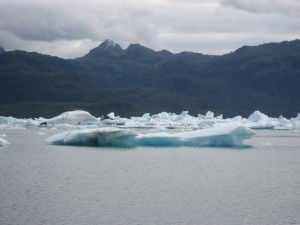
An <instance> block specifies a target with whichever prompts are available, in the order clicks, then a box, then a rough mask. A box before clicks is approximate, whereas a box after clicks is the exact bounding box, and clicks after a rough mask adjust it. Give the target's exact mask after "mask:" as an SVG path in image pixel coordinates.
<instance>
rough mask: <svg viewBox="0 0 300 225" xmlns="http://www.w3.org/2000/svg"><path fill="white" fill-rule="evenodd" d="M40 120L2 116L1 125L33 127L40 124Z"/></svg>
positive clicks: (4, 126)
mask: <svg viewBox="0 0 300 225" xmlns="http://www.w3.org/2000/svg"><path fill="white" fill-rule="evenodd" d="M38 124H39V122H38V121H37V120H33V119H17V118H14V117H11V116H9V117H5V116H0V127H2V128H7V127H31V126H38Z"/></svg>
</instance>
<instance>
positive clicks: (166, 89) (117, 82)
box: [0, 40, 300, 117]
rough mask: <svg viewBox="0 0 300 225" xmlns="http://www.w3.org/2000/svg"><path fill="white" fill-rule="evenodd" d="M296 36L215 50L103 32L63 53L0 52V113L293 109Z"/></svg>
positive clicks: (299, 86) (296, 108)
mask: <svg viewBox="0 0 300 225" xmlns="http://www.w3.org/2000/svg"><path fill="white" fill-rule="evenodd" d="M299 62H300V41H299V40H294V41H289V42H288V41H285V42H281V43H268V44H262V45H258V46H244V47H241V48H239V49H237V50H236V51H234V52H231V53H228V54H225V55H222V56H213V55H203V54H201V53H193V52H182V53H178V54H173V53H171V52H169V51H167V50H162V51H154V50H152V49H150V48H147V47H144V46H141V45H140V44H131V45H129V46H128V48H126V49H122V48H121V47H120V45H118V44H116V43H114V42H113V41H111V40H106V41H104V42H103V43H102V44H100V45H99V46H98V47H96V48H95V49H92V50H91V51H90V52H89V53H88V54H86V55H85V56H83V57H80V58H77V59H73V60H65V59H60V58H58V57H52V56H47V55H42V54H39V53H30V52H24V51H11V52H2V54H0V79H1V82H0V96H1V98H0V115H12V116H19V117H20V116H22V117H28V116H53V115H56V114H58V113H61V112H62V111H66V110H72V109H84V110H88V111H90V112H92V113H93V114H95V115H102V114H106V113H108V112H111V111H114V112H115V113H116V114H119V115H122V116H130V115H131V116H133V115H140V114H142V113H145V112H150V113H157V112H161V111H171V112H176V113H179V112H181V111H182V110H189V111H190V113H191V114H197V113H204V112H206V111H207V110H212V111H214V112H216V113H223V114H225V116H233V115H243V116H247V115H249V114H250V113H251V112H253V111H254V110H257V109H259V110H261V111H262V112H265V113H267V114H269V115H274V116H279V115H280V114H283V115H285V116H288V117H289V116H295V115H296V113H297V112H300V104H299V103H300V100H299V96H300V63H299Z"/></svg>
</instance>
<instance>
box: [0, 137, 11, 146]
mask: <svg viewBox="0 0 300 225" xmlns="http://www.w3.org/2000/svg"><path fill="white" fill-rule="evenodd" d="M5 145H9V143H8V141H7V140H4V139H2V138H0V147H1V146H5Z"/></svg>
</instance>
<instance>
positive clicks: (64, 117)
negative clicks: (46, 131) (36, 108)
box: [40, 110, 98, 125]
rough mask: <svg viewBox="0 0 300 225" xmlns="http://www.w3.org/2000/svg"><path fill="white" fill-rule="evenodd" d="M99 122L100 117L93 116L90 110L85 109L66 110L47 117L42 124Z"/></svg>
mask: <svg viewBox="0 0 300 225" xmlns="http://www.w3.org/2000/svg"><path fill="white" fill-rule="evenodd" d="M94 123H98V119H96V118H95V117H94V116H92V115H91V114H90V113H89V112H86V111H83V110H75V111H69V112H64V113H62V114H60V115H58V116H56V117H53V118H51V119H45V120H44V121H42V122H41V123H40V125H55V124H69V125H84V124H94Z"/></svg>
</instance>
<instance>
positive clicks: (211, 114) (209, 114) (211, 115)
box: [205, 111, 215, 119]
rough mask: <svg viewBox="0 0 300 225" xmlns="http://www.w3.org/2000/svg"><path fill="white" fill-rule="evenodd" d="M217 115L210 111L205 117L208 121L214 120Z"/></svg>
mask: <svg viewBox="0 0 300 225" xmlns="http://www.w3.org/2000/svg"><path fill="white" fill-rule="evenodd" d="M214 116H215V114H214V113H213V112H211V111H208V112H207V113H206V115H205V117H206V119H213V118H214Z"/></svg>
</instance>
